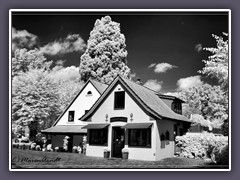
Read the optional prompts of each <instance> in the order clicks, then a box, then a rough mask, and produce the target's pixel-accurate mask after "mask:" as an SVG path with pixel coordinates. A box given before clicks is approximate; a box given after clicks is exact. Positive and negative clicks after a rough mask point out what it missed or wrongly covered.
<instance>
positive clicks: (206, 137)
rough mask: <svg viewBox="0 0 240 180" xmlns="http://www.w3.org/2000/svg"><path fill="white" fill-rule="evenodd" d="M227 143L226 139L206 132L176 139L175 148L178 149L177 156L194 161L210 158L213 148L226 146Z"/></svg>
mask: <svg viewBox="0 0 240 180" xmlns="http://www.w3.org/2000/svg"><path fill="white" fill-rule="evenodd" d="M227 142H228V138H227V137H224V136H214V135H213V134H212V133H207V132H204V133H200V134H186V135H184V136H177V137H176V146H177V147H179V148H180V152H179V156H180V157H186V158H194V159H203V158H207V157H211V156H212V153H213V149H214V148H215V147H220V146H222V145H226V144H227Z"/></svg>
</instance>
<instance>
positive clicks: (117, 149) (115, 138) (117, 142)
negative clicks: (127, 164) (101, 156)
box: [112, 127, 125, 158]
mask: <svg viewBox="0 0 240 180" xmlns="http://www.w3.org/2000/svg"><path fill="white" fill-rule="evenodd" d="M124 133H125V130H124V129H122V128H121V127H113V128H112V157H118V158H121V157H122V149H123V148H124V144H125V143H124V142H125V139H124V138H125V135H124Z"/></svg>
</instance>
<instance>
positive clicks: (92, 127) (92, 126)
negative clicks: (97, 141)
mask: <svg viewBox="0 0 240 180" xmlns="http://www.w3.org/2000/svg"><path fill="white" fill-rule="evenodd" d="M108 125H109V124H88V125H86V126H84V127H83V129H103V128H105V127H107V126H108Z"/></svg>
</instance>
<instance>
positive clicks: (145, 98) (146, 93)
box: [80, 76, 189, 122]
mask: <svg viewBox="0 0 240 180" xmlns="http://www.w3.org/2000/svg"><path fill="white" fill-rule="evenodd" d="M118 82H119V83H120V84H121V85H122V86H123V88H124V89H125V90H126V91H127V92H128V93H130V95H131V97H132V98H133V99H134V100H135V101H137V103H138V104H139V105H140V106H141V108H143V109H144V111H145V112H148V113H149V114H150V115H152V116H154V117H157V118H158V119H161V118H168V119H174V120H180V121H187V122H188V121H189V120H188V119H187V118H186V117H185V116H183V115H180V114H177V113H175V112H174V111H172V110H171V109H170V107H168V106H167V105H166V104H165V103H164V102H163V101H162V100H161V99H160V98H159V97H158V95H157V93H156V92H155V91H153V90H150V89H148V88H146V87H144V86H142V85H140V84H137V83H135V82H133V81H131V80H129V79H125V78H122V77H120V76H117V78H115V80H114V81H113V82H112V83H111V84H110V85H109V87H108V88H107V89H106V90H105V92H104V93H103V94H102V96H101V97H100V98H99V99H98V100H97V101H96V103H95V104H94V105H93V106H92V108H91V109H90V110H89V112H88V113H86V114H85V115H84V116H82V117H81V118H80V120H82V121H86V120H87V119H88V118H89V117H90V116H91V115H92V114H93V113H94V112H95V111H96V110H97V109H98V107H99V106H100V105H101V103H102V102H103V101H104V100H105V98H106V97H107V96H108V95H109V94H110V93H111V91H112V90H113V88H114V87H115V85H116V84H117V83H118Z"/></svg>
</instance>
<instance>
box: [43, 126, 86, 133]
mask: <svg viewBox="0 0 240 180" xmlns="http://www.w3.org/2000/svg"><path fill="white" fill-rule="evenodd" d="M83 126H84V125H83ZM83 126H82V125H58V126H53V127H50V128H48V129H45V130H42V131H41V132H42V133H87V130H86V129H82V127H83Z"/></svg>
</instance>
